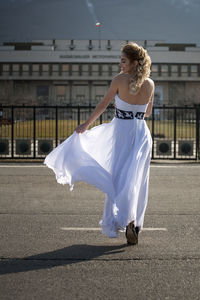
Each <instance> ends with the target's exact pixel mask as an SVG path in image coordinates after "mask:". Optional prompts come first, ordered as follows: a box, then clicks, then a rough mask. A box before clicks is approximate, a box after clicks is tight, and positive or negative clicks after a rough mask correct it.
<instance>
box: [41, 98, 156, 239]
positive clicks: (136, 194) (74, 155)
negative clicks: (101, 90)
mask: <svg viewBox="0 0 200 300" xmlns="http://www.w3.org/2000/svg"><path fill="white" fill-rule="evenodd" d="M115 104H116V107H117V108H118V109H120V110H124V111H132V112H133V114H134V115H135V114H136V113H137V112H146V109H147V105H148V104H146V105H136V104H129V103H127V102H125V101H123V100H121V99H120V98H119V97H118V95H116V96H115ZM151 149H152V139H151V134H150V131H149V129H148V127H147V124H146V122H145V120H139V119H137V118H134V119H126V120H123V119H119V118H116V117H114V118H113V119H112V121H111V122H110V123H105V124H102V125H99V126H96V127H93V128H92V129H90V130H87V131H85V132H84V133H82V134H78V133H76V132H74V133H73V134H72V135H71V136H70V137H69V138H67V139H66V140H65V141H64V142H63V143H62V144H60V145H59V146H58V147H56V148H55V149H54V150H53V151H52V152H51V153H49V154H48V155H47V156H46V158H45V161H44V164H46V165H47V166H48V167H49V168H51V169H52V170H53V171H54V172H55V175H56V179H57V182H58V183H61V184H69V185H70V187H71V190H72V189H73V185H74V183H75V182H76V181H85V182H87V183H89V184H92V185H94V186H96V187H97V188H99V189H100V190H102V191H103V192H104V193H105V194H106V198H105V204H104V212H103V217H102V221H101V222H100V225H101V227H102V233H103V234H106V235H107V236H108V237H117V235H118V231H124V230H125V228H126V226H127V225H128V223H129V222H131V221H133V220H134V221H135V226H138V227H139V228H140V230H142V227H143V222H144V214H145V210H146V206H147V200H148V182H149V166H150V158H151Z"/></svg>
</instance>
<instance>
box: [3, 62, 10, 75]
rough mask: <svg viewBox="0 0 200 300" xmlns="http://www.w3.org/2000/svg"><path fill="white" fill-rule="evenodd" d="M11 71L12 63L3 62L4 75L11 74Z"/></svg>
mask: <svg viewBox="0 0 200 300" xmlns="http://www.w3.org/2000/svg"><path fill="white" fill-rule="evenodd" d="M9 71H10V65H9V64H3V74H4V75H9Z"/></svg>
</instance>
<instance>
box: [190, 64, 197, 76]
mask: <svg viewBox="0 0 200 300" xmlns="http://www.w3.org/2000/svg"><path fill="white" fill-rule="evenodd" d="M191 76H192V77H197V76H198V66H197V65H191Z"/></svg>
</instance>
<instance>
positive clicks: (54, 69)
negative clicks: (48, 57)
mask: <svg viewBox="0 0 200 300" xmlns="http://www.w3.org/2000/svg"><path fill="white" fill-rule="evenodd" d="M52 71H53V72H58V71H59V65H58V64H56V65H55V64H53V65H52Z"/></svg>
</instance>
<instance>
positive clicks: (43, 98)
mask: <svg viewBox="0 0 200 300" xmlns="http://www.w3.org/2000/svg"><path fill="white" fill-rule="evenodd" d="M48 97H49V87H48V86H47V85H39V86H37V98H38V100H39V101H40V104H41V105H43V104H46V103H47V102H48Z"/></svg>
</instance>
